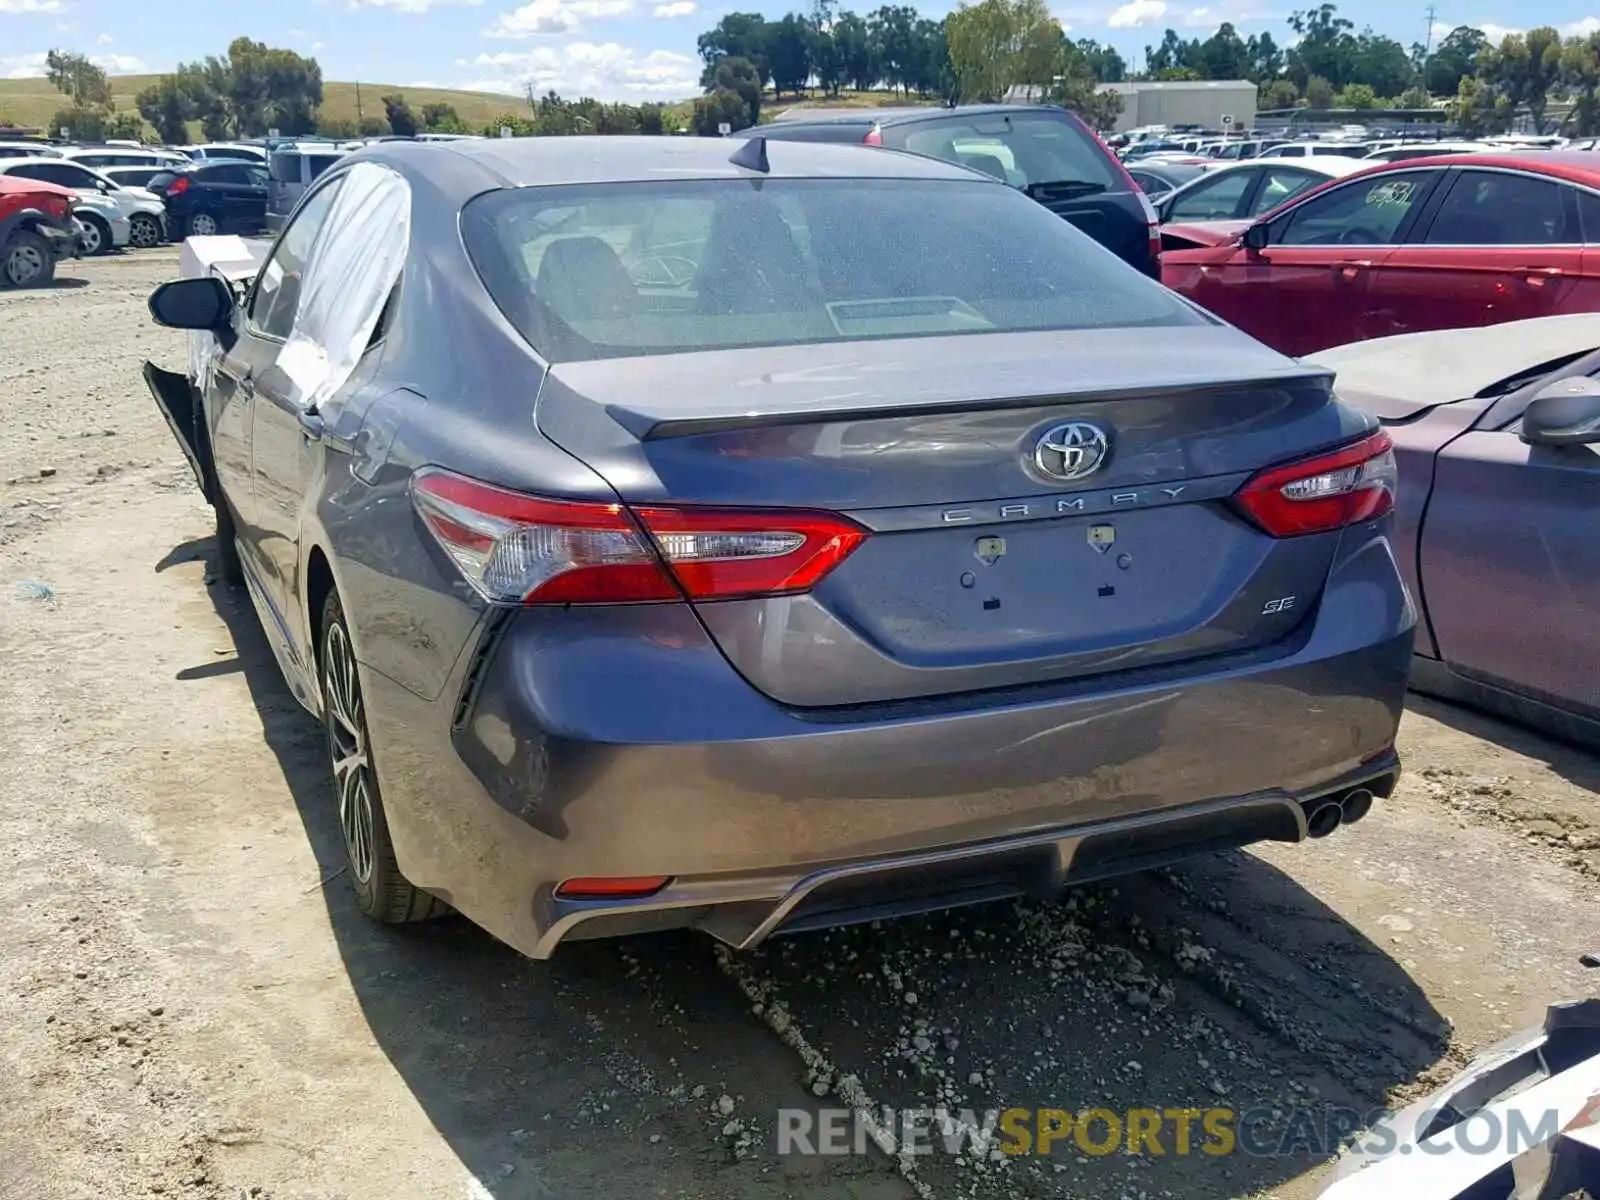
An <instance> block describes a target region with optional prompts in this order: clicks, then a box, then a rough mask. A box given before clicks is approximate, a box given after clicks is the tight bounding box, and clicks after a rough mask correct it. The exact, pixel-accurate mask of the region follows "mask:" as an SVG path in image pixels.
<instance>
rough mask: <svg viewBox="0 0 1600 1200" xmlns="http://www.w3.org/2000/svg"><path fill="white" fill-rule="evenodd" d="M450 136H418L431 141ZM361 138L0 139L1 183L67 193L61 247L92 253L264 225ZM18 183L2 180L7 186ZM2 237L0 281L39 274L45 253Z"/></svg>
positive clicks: (46, 269) (20, 282) (37, 279)
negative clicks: (150, 142) (194, 141)
mask: <svg viewBox="0 0 1600 1200" xmlns="http://www.w3.org/2000/svg"><path fill="white" fill-rule="evenodd" d="M450 136H452V135H421V137H422V138H424V139H433V140H443V139H445V138H448V137H450ZM364 144H366V143H365V142H364V141H356V142H336V141H329V140H311V141H289V140H284V139H258V140H255V141H245V142H211V143H204V144H199V145H188V146H142V145H139V144H137V143H132V142H127V143H122V142H114V143H102V144H93V145H69V144H60V143H51V142H40V141H11V142H0V184H5V185H19V184H20V185H23V187H22V189H21V190H24V191H26V190H29V189H28V187H27V185H28V184H30V183H31V184H32V185H34V186H33V187H32V189H31V190H32V192H33V194H34V195H38V194H39V185H53V186H55V187H59V188H64V189H66V190H68V191H69V192H71V193H73V195H74V199H73V200H72V202H71V216H70V223H71V226H72V228H73V233H74V236H73V237H72V238H70V239H66V240H65V243H64V245H65V249H66V252H67V253H74V254H79V255H83V256H88V257H92V256H95V255H100V254H110V253H112V252H113V251H116V250H122V249H125V248H130V247H131V248H135V249H143V248H147V247H151V246H156V245H159V244H161V243H163V242H166V241H168V240H182V239H183V238H185V237H189V236H193V235H200V236H203V235H208V234H215V233H223V232H230V233H231V232H237V233H258V232H260V231H262V230H264V229H265V230H269V231H270V230H273V229H275V228H277V226H278V225H279V224H281V222H282V219H283V218H284V217H285V216H286V215H287V214H288V212H289V211H290V210H291V209H292V208H293V207H294V204H295V202H296V201H297V200H298V199H299V197H300V194H301V193H302V192H303V191H304V190H305V188H306V186H307V185H308V184H310V182H311V181H312V180H313V179H315V178H316V177H317V176H318V175H320V174H321V173H322V172H323V171H325V170H327V168H328V167H329V166H331V165H332V164H333V163H334V162H336V161H338V159H339V157H340V156H341V155H343V154H345V153H348V152H349V151H350V150H352V149H355V148H358V147H359V146H361V145H364ZM18 190H19V189H18V187H16V186H8V187H7V191H8V192H10V193H11V194H16V193H17V191H18ZM12 207H14V208H19V210H20V207H21V205H20V202H19V201H15V200H13V201H12ZM33 207H36V206H33ZM33 220H35V223H37V220H38V219H37V218H34V219H33ZM18 231H20V232H23V233H27V232H30V231H29V230H27V229H26V228H24V227H23V225H22V224H20V223H17V224H14V225H13V228H12V230H11V232H12V234H15V233H17V232H18ZM32 232H33V233H34V235H35V236H36V237H37V236H39V235H38V232H37V230H34V231H32ZM4 234H5V230H3V229H0V235H4ZM24 240H27V239H24ZM8 241H9V239H8V238H7V237H6V236H0V255H3V257H0V285H6V284H9V285H11V286H24V285H26V284H29V283H33V284H39V283H43V282H47V281H48V278H49V274H50V269H51V266H52V264H53V261H54V260H53V259H52V260H51V262H50V263H45V262H43V261H42V259H41V255H40V253H39V248H38V246H37V245H33V244H31V242H30V245H29V247H28V248H27V249H23V248H21V247H20V245H19V246H18V247H16V248H14V249H13V251H11V252H7V251H6V250H5V247H6V246H7V245H8ZM50 244H51V245H52V246H55V247H57V248H58V249H59V248H60V247H61V245H62V244H63V243H62V239H51V240H50Z"/></svg>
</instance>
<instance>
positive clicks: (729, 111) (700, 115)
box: [692, 87, 754, 137]
mask: <svg viewBox="0 0 1600 1200" xmlns="http://www.w3.org/2000/svg"><path fill="white" fill-rule="evenodd" d="M692 123H693V126H694V131H695V132H696V133H697V134H699V135H700V136H701V137H716V136H717V134H718V133H719V132H720V129H719V126H721V125H722V124H724V123H726V124H727V125H728V126H729V127H730V128H732V129H747V128H749V127H750V126H751V125H753V124H754V122H753V121H751V119H750V106H749V104H748V103H746V101H745V98H744V97H743V96H741V95H740V94H739V93H738V92H736V91H733V90H732V89H731V88H723V87H719V88H716V89H715V90H713V91H711V92H710V93H708V94H706V95H704V96H700V97H697V98H696V100H695V102H694V115H693V117H692Z"/></svg>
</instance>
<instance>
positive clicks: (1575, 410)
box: [1522, 375, 1600, 446]
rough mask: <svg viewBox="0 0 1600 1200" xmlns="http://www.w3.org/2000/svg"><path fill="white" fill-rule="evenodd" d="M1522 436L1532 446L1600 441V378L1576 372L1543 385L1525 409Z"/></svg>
mask: <svg viewBox="0 0 1600 1200" xmlns="http://www.w3.org/2000/svg"><path fill="white" fill-rule="evenodd" d="M1522 440H1523V441H1525V442H1527V443H1528V444H1529V445H1530V446H1592V445H1595V444H1596V443H1600V380H1595V379H1590V378H1589V377H1588V376H1587V375H1574V376H1571V377H1569V378H1567V379H1558V380H1556V381H1555V382H1554V383H1552V384H1549V385H1548V386H1546V387H1543V388H1540V389H1539V394H1538V395H1537V396H1535V397H1534V398H1533V399H1532V400H1531V401H1529V403H1528V407H1527V408H1526V409H1524V410H1523V413H1522Z"/></svg>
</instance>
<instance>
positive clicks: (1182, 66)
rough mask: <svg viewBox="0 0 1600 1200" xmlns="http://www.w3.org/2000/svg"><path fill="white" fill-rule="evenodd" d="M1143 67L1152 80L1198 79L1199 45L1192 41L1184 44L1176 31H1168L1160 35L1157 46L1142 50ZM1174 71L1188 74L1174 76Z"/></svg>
mask: <svg viewBox="0 0 1600 1200" xmlns="http://www.w3.org/2000/svg"><path fill="white" fill-rule="evenodd" d="M1144 66H1145V70H1146V71H1147V72H1148V73H1149V75H1150V77H1151V78H1152V79H1169V78H1178V79H1198V78H1200V74H1199V66H1200V43H1199V42H1198V41H1196V40H1194V39H1190V40H1189V41H1187V42H1186V41H1184V40H1183V39H1182V38H1181V37H1179V36H1178V31H1177V30H1176V29H1168V30H1167V31H1166V32H1165V33H1163V34H1162V35H1161V44H1160V45H1159V46H1156V47H1154V48H1153V49H1152V48H1151V47H1149V46H1146V47H1145V48H1144ZM1174 71H1185V72H1190V73H1189V74H1184V75H1177V76H1174V75H1172V74H1171V72H1174Z"/></svg>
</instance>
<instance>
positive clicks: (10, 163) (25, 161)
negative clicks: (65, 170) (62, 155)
mask: <svg viewBox="0 0 1600 1200" xmlns="http://www.w3.org/2000/svg"><path fill="white" fill-rule="evenodd" d="M35 164H43V165H44V166H50V167H59V166H62V165H63V163H62V161H61V159H59V158H48V157H46V156H45V155H43V154H36V155H34V156H32V157H30V158H0V170H5V171H9V170H11V168H12V167H21V166H32V165H35ZM72 165H73V166H75V167H77V168H78V169H79V170H81V171H92V170H94V168H93V167H86V166H84V165H83V164H82V163H73V164H72Z"/></svg>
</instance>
